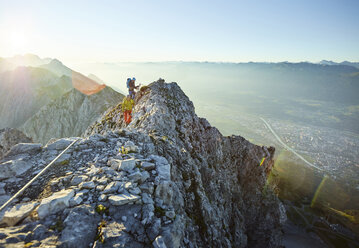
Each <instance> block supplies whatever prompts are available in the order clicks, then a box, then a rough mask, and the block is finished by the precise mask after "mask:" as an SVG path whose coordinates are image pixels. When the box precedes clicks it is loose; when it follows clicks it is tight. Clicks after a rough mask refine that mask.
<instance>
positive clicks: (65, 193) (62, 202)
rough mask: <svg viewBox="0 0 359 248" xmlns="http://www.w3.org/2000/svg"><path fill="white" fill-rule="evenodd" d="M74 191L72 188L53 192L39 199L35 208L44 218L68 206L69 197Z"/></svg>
mask: <svg viewBox="0 0 359 248" xmlns="http://www.w3.org/2000/svg"><path fill="white" fill-rule="evenodd" d="M74 194H75V192H74V190H72V189H69V190H62V191H59V192H56V193H54V194H53V195H52V196H50V197H48V198H45V199H43V200H42V201H41V203H40V206H39V207H38V209H37V213H38V215H39V217H40V218H44V217H46V216H48V215H50V214H54V213H57V212H58V211H61V210H63V209H65V208H66V207H69V205H70V203H69V202H70V199H71V198H72V197H73V196H74Z"/></svg>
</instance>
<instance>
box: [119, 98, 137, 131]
mask: <svg viewBox="0 0 359 248" xmlns="http://www.w3.org/2000/svg"><path fill="white" fill-rule="evenodd" d="M134 105H135V102H134V100H133V99H132V98H131V96H130V95H127V97H125V98H124V99H123V101H122V112H123V116H124V119H125V122H126V124H127V125H128V124H130V122H131V120H132V115H131V114H132V108H133V106H134Z"/></svg>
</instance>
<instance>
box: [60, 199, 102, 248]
mask: <svg viewBox="0 0 359 248" xmlns="http://www.w3.org/2000/svg"><path fill="white" fill-rule="evenodd" d="M98 221H99V216H97V215H96V214H95V211H94V210H93V208H91V207H90V206H87V205H84V206H79V207H75V208H74V209H72V210H71V211H70V213H69V215H68V216H67V217H66V219H65V221H64V225H65V228H64V230H63V231H62V234H61V239H60V241H61V242H62V245H63V246H65V247H74V248H76V247H85V246H86V245H85V244H89V243H91V242H93V240H94V239H95V235H96V228H97V223H98Z"/></svg>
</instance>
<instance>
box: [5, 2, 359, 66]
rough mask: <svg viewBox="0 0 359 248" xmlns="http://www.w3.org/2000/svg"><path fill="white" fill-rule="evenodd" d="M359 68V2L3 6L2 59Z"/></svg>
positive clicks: (21, 4) (81, 3)
mask: <svg viewBox="0 0 359 248" xmlns="http://www.w3.org/2000/svg"><path fill="white" fill-rule="evenodd" d="M16 53H19V54H23V53H34V54H37V55H39V56H41V57H56V58H58V59H60V60H62V61H64V62H71V61H76V62H81V61H86V62H117V61H177V60H184V61H232V62H246V61H312V62H316V61H319V60H322V59H328V60H334V61H343V60H351V61H359V1H357V0H351V1H350V0H337V1H335V0H298V1H294V0H293V1H292V0H263V1H258V0H248V1H239V0H233V1H225V0H223V1H211V0H205V1H195V0H191V1H187V0H181V1H170V0H163V1H162V0H161V1H157V0H141V1H140V0H132V1H129V0H125V1H121V0H117V1H90V0H88V1H82V0H72V1H67V0H59V1H53V0H46V1H45V0H41V1H31V0H27V1H16V0H12V1H9V0H0V57H7V56H12V55H14V54H16Z"/></svg>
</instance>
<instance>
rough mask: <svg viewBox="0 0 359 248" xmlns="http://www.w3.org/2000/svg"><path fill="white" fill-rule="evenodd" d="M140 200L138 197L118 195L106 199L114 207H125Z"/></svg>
mask: <svg viewBox="0 0 359 248" xmlns="http://www.w3.org/2000/svg"><path fill="white" fill-rule="evenodd" d="M139 199H140V197H139V196H138V195H132V194H120V195H112V196H110V197H109V198H108V200H109V201H110V203H111V204H112V205H114V206H120V205H125V204H127V203H132V202H136V201H138V200H139Z"/></svg>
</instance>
